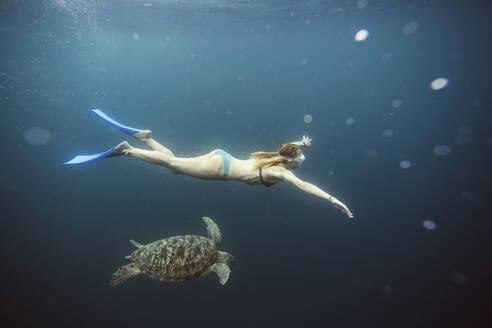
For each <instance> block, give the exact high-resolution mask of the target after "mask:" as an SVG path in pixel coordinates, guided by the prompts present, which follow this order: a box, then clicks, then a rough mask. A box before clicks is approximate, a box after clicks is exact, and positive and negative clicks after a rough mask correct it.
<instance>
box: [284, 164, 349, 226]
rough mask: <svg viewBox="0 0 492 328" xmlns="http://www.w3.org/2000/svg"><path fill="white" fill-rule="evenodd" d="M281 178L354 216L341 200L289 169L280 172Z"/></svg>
mask: <svg viewBox="0 0 492 328" xmlns="http://www.w3.org/2000/svg"><path fill="white" fill-rule="evenodd" d="M282 180H284V181H287V182H290V183H292V184H293V185H294V186H296V187H297V188H299V189H301V190H302V191H305V192H307V193H309V194H311V195H314V196H318V197H320V198H323V199H326V200H328V201H329V202H330V203H332V204H333V205H335V207H336V208H338V209H339V210H341V211H342V212H344V213H345V214H346V215H347V216H348V217H349V218H353V217H354V215H353V214H352V212H350V210H349V209H348V207H347V206H346V205H345V204H344V203H342V202H341V201H339V200H338V199H336V198H335V197H333V196H332V195H330V194H328V193H326V192H324V191H323V190H321V189H320V188H318V187H317V186H315V185H313V184H312V183H309V182H306V181H303V180H301V179H299V178H298V177H296V176H295V174H294V173H292V172H291V171H289V170H285V171H283V172H282Z"/></svg>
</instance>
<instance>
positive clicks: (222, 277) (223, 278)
mask: <svg viewBox="0 0 492 328" xmlns="http://www.w3.org/2000/svg"><path fill="white" fill-rule="evenodd" d="M210 270H212V271H213V272H215V273H217V275H218V276H219V281H220V284H221V285H224V284H225V283H226V282H227V279H229V275H230V274H231V269H229V267H228V266H227V264H224V263H215V264H214V265H212V267H211V268H210Z"/></svg>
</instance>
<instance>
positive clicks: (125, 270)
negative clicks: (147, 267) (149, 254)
mask: <svg viewBox="0 0 492 328" xmlns="http://www.w3.org/2000/svg"><path fill="white" fill-rule="evenodd" d="M138 274H140V270H139V269H138V268H137V267H136V266H135V264H134V263H129V264H126V265H123V266H120V267H119V268H118V270H117V271H116V272H115V273H113V276H112V277H111V281H110V282H109V284H110V285H111V286H112V287H115V286H118V285H121V284H122V283H124V282H127V281H128V280H130V279H132V278H133V277H135V276H137V275H138Z"/></svg>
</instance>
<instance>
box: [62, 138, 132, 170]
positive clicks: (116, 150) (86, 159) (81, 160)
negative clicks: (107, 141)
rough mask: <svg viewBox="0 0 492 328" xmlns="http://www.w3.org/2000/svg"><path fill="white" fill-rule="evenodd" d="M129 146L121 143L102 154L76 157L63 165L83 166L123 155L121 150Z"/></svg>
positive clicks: (126, 143)
mask: <svg viewBox="0 0 492 328" xmlns="http://www.w3.org/2000/svg"><path fill="white" fill-rule="evenodd" d="M129 147H130V145H129V144H128V142H126V141H123V142H122V143H120V144H119V145H117V146H115V147H113V148H111V149H108V150H106V151H105V152H103V153H98V154H91V155H77V156H75V157H74V158H72V159H71V160H69V161H68V162H65V163H64V164H65V165H74V164H85V163H90V162H95V161H98V160H100V159H103V158H107V157H112V156H120V155H122V154H123V150H124V149H127V148H129Z"/></svg>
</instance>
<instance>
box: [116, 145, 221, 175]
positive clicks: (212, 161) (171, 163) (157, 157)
mask: <svg viewBox="0 0 492 328" xmlns="http://www.w3.org/2000/svg"><path fill="white" fill-rule="evenodd" d="M169 152H170V151H169ZM122 153H123V155H127V156H131V157H134V158H137V159H140V160H142V161H144V162H146V163H149V164H155V165H161V166H164V167H167V168H168V169H170V170H171V171H172V172H173V173H174V174H185V175H188V176H191V177H195V178H199V179H220V178H222V176H223V174H224V162H223V160H222V158H221V157H220V156H213V152H211V153H209V154H206V155H203V156H198V157H192V158H181V157H175V156H170V155H169V154H168V153H166V152H163V151H158V150H146V149H140V148H135V147H131V146H130V147H129V148H126V149H124V150H123V151H122ZM171 153H172V152H171Z"/></svg>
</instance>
